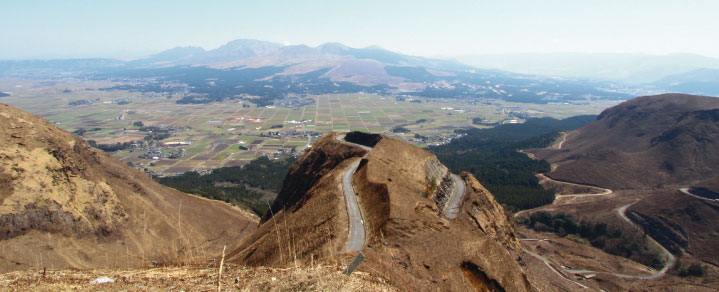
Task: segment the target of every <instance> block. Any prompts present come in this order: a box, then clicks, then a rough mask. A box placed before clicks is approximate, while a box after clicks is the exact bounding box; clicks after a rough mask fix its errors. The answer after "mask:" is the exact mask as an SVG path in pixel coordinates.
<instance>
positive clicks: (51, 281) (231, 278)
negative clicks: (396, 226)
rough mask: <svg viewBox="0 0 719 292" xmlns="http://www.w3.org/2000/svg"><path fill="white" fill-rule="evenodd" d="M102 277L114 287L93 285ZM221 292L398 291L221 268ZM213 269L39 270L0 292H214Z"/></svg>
mask: <svg viewBox="0 0 719 292" xmlns="http://www.w3.org/2000/svg"><path fill="white" fill-rule="evenodd" d="M102 276H107V277H110V278H111V279H114V280H115V283H108V284H97V285H92V284H90V282H91V281H92V280H94V279H96V278H98V277H102ZM222 287H223V289H222V290H223V291H398V290H397V289H396V288H394V287H392V286H390V285H389V284H387V283H386V282H385V281H384V280H383V279H381V278H377V277H372V276H370V275H369V274H368V273H362V272H355V273H353V274H352V275H350V276H347V275H344V274H343V273H342V267H340V266H328V265H323V266H315V267H301V268H294V267H292V268H266V267H257V268H248V267H241V266H236V265H231V264H226V265H225V267H224V271H223V277H222ZM216 289H217V267H204V266H203V267H201V266H189V267H163V268H153V269H130V270H86V271H75V270H56V271H47V273H46V274H45V275H44V276H43V271H42V270H33V271H23V272H12V273H7V274H2V275H0V291H91V290H102V291H213V290H216Z"/></svg>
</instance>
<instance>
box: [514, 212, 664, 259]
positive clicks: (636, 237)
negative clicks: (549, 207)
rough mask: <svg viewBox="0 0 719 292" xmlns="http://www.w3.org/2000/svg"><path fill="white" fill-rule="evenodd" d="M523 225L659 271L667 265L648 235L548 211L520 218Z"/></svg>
mask: <svg viewBox="0 0 719 292" xmlns="http://www.w3.org/2000/svg"><path fill="white" fill-rule="evenodd" d="M520 223H522V224H525V225H527V226H528V227H529V228H532V229H534V230H536V231H542V232H554V233H556V234H558V235H559V236H562V237H565V236H578V237H581V238H582V239H585V240H586V241H588V242H589V244H591V245H592V246H593V247H596V248H599V249H602V250H604V251H605V252H607V253H610V254H613V255H617V256H622V257H625V258H629V259H632V260H634V261H636V262H639V263H642V264H645V265H648V266H651V267H654V268H657V269H658V268H661V267H663V266H664V256H663V254H662V252H661V251H660V250H659V249H657V248H656V247H654V245H653V243H652V242H651V241H650V240H649V239H648V237H647V236H646V235H640V234H638V233H634V232H632V233H629V232H624V231H623V230H622V229H619V228H614V227H612V226H609V225H607V224H606V223H595V222H589V221H584V220H582V221H579V222H578V221H577V220H576V219H575V218H574V217H573V216H571V215H567V214H566V213H563V212H559V213H557V214H551V213H549V212H545V211H540V212H535V213H532V215H531V216H529V218H526V217H521V218H520Z"/></svg>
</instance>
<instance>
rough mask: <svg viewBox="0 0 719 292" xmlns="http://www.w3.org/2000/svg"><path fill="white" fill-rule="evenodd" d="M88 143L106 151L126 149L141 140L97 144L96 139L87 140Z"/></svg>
mask: <svg viewBox="0 0 719 292" xmlns="http://www.w3.org/2000/svg"><path fill="white" fill-rule="evenodd" d="M87 143H88V144H90V146H92V147H95V148H97V149H100V150H102V151H105V152H115V151H120V150H125V149H130V148H132V144H137V143H141V142H140V141H130V142H124V143H120V142H117V143H115V144H97V142H95V140H87Z"/></svg>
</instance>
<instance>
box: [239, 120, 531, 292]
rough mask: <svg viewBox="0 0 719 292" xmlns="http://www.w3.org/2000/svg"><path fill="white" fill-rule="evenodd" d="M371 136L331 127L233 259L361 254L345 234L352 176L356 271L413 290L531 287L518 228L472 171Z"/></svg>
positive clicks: (260, 261)
mask: <svg viewBox="0 0 719 292" xmlns="http://www.w3.org/2000/svg"><path fill="white" fill-rule="evenodd" d="M373 137H379V138H380V139H374V138H373ZM373 137H370V138H367V139H362V137H357V134H356V133H349V134H347V135H346V136H345V135H344V134H339V133H331V134H328V135H326V136H325V137H323V138H322V139H320V140H319V141H318V142H317V143H316V144H315V145H314V146H313V147H312V150H311V151H309V152H308V153H307V154H306V155H305V156H304V157H302V158H301V159H300V160H298V162H297V163H296V164H295V165H294V166H293V167H292V169H291V170H290V173H289V175H288V177H287V178H286V179H285V187H289V188H292V187H291V186H301V187H294V188H293V189H298V190H300V191H292V190H286V189H283V191H282V192H281V193H280V197H278V203H276V204H275V205H274V206H273V210H276V211H273V214H270V215H269V216H266V218H264V219H265V220H263V222H264V223H263V224H262V225H261V226H260V227H259V228H258V229H257V231H256V232H255V233H254V234H253V235H252V236H251V237H250V238H249V239H248V240H245V241H244V242H243V243H242V244H240V245H239V246H238V247H237V248H236V249H234V251H233V252H232V253H230V261H232V262H237V263H242V264H250V265H278V266H282V265H286V264H293V263H299V264H307V263H309V262H317V261H328V262H340V263H346V262H349V261H350V260H351V259H352V257H354V255H356V254H357V252H356V251H355V250H352V248H350V247H349V246H350V245H349V244H348V241H352V240H353V239H352V238H353V237H354V235H353V234H352V233H351V232H350V231H351V230H350V229H353V228H354V227H353V226H356V225H354V224H355V223H352V217H351V215H350V216H348V212H347V210H348V208H349V207H348V205H347V204H346V201H345V200H346V199H347V198H349V199H352V197H351V196H349V197H348V196H346V195H345V191H346V190H345V189H344V188H345V186H346V185H347V184H348V183H349V182H348V181H351V188H352V189H353V190H354V192H356V199H357V203H358V205H359V208H360V210H361V215H362V224H363V226H361V227H360V228H361V229H363V230H362V231H363V233H364V234H366V240H365V241H364V244H361V246H362V247H361V252H362V253H363V254H364V255H365V257H366V259H365V260H364V261H363V262H362V263H361V264H360V265H359V270H360V271H364V272H368V273H371V274H376V275H379V276H382V277H385V278H387V279H389V281H390V282H391V283H392V284H394V285H396V286H398V287H400V288H401V289H403V290H411V291H429V290H437V289H439V290H447V291H471V290H473V289H479V290H480V291H483V290H482V289H494V290H489V291H503V290H504V291H529V290H530V285H529V282H528V281H527V278H526V276H525V275H524V272H523V271H522V268H521V267H520V265H519V264H518V263H517V262H516V261H515V260H516V259H518V256H519V241H518V240H517V238H516V236H515V234H514V229H513V227H512V226H511V224H510V223H509V219H508V217H507V215H506V214H505V212H504V210H503V209H502V208H501V206H500V205H499V204H498V203H497V202H496V201H495V200H494V198H493V197H492V195H491V194H490V193H489V192H488V191H487V190H486V189H485V188H484V187H482V185H481V184H480V183H479V182H477V180H476V179H474V177H472V176H471V175H470V174H467V173H462V174H461V176H456V178H454V177H455V176H454V175H452V174H451V173H449V171H448V170H447V168H446V167H444V166H442V165H441V164H440V163H439V162H438V161H437V160H436V157H435V156H434V155H433V154H431V153H429V152H426V151H424V150H422V149H419V148H416V147H414V146H412V145H409V144H406V143H404V142H400V141H398V140H394V139H390V138H387V137H384V136H378V135H377V136H373ZM377 140H378V141H377ZM357 143H358V144H357ZM374 143H376V144H374ZM361 144H364V145H361ZM319 165H322V167H321V168H317V166H319ZM313 169H314V170H318V169H321V171H322V174H321V175H317V173H316V172H314V171H310V170H313ZM348 171H350V172H349V174H347V173H348ZM343 177H347V179H345V180H343ZM302 189H308V191H306V192H301V190H302ZM460 190H461V191H460ZM457 196H459V197H457ZM453 209H456V210H454V211H453V212H446V211H448V210H453ZM273 215H274V216H273ZM353 232H354V231H353ZM502 289H503V290H502Z"/></svg>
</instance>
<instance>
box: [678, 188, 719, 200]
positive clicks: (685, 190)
mask: <svg viewBox="0 0 719 292" xmlns="http://www.w3.org/2000/svg"><path fill="white" fill-rule="evenodd" d="M679 191H680V192H682V193H684V194H686V195H690V196H692V197H695V198H697V199H700V200H705V201H709V202H716V201H719V199H716V200H715V199H709V198H705V197H702V196H697V195H695V194H692V193H691V192H689V188H681V189H679Z"/></svg>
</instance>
